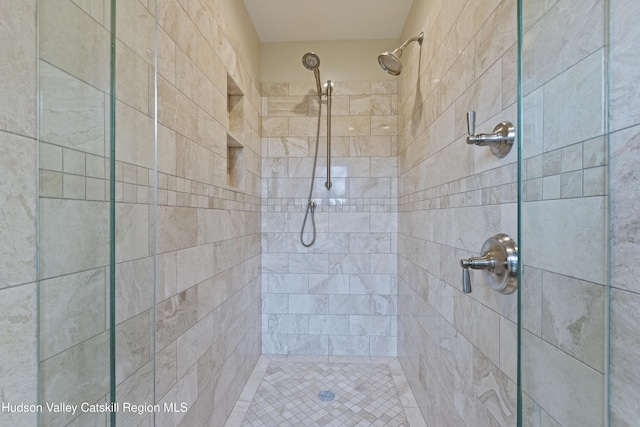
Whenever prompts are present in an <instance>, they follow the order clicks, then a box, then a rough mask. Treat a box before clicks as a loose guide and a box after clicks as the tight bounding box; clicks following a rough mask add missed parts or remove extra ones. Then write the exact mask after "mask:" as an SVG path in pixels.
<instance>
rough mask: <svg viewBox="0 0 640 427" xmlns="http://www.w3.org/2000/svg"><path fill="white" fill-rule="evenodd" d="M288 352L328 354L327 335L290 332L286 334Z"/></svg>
mask: <svg viewBox="0 0 640 427" xmlns="http://www.w3.org/2000/svg"><path fill="white" fill-rule="evenodd" d="M287 349H288V353H289V354H302V355H304V354H308V355H314V356H315V355H323V354H329V351H330V345H329V343H328V337H327V335H308V334H307V333H305V334H303V335H297V334H290V335H288V336H287Z"/></svg>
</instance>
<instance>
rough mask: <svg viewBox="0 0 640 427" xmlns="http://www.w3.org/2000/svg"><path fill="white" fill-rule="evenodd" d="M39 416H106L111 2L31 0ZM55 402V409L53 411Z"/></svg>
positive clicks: (59, 421) (94, 420) (54, 420)
mask: <svg viewBox="0 0 640 427" xmlns="http://www.w3.org/2000/svg"><path fill="white" fill-rule="evenodd" d="M38 18H39V20H38V31H39V46H38V48H39V57H38V89H39V93H38V163H39V186H38V192H39V199H38V221H37V223H38V315H39V316H38V317H39V358H40V360H39V400H40V404H42V405H43V408H44V409H43V411H42V412H41V413H40V414H39V417H40V420H39V423H40V425H46V426H49V425H67V424H68V423H70V422H72V421H73V422H75V423H77V425H99V424H100V425H105V424H106V422H107V413H105V412H102V413H95V412H83V411H81V410H79V409H78V410H76V411H75V413H74V412H73V411H71V410H67V409H65V408H64V407H59V408H55V407H49V406H47V405H48V404H49V405H51V404H60V402H64V403H65V404H69V405H78V407H77V408H79V405H81V404H83V403H84V404H88V405H94V404H106V403H107V402H109V396H110V392H111V388H110V386H111V381H110V354H111V353H110V338H111V337H110V328H109V324H110V318H109V287H110V274H109V265H110V247H111V246H110V235H111V230H110V227H111V224H112V222H111V220H110V202H109V183H110V181H109V179H110V137H111V135H110V128H111V124H110V86H111V81H110V54H111V52H110V25H111V17H110V8H109V1H108V0H99V1H92V2H85V1H72V0H40V1H39V2H38ZM56 409H60V411H56Z"/></svg>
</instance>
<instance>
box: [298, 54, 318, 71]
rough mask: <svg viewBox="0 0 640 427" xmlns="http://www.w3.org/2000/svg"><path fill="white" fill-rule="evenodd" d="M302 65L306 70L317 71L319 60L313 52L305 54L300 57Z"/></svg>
mask: <svg viewBox="0 0 640 427" xmlns="http://www.w3.org/2000/svg"><path fill="white" fill-rule="evenodd" d="M302 65H304V67H305V68H306V69H307V70H311V71H314V70H317V69H318V67H320V58H318V55H316V54H315V53H313V52H307V53H305V54H304V56H303V57H302Z"/></svg>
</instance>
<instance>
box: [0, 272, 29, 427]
mask: <svg viewBox="0 0 640 427" xmlns="http://www.w3.org/2000/svg"><path fill="white" fill-rule="evenodd" d="M36 300H37V297H36V285H35V284H27V285H23V286H15V287H11V288H8V289H2V290H0V326H1V328H0V343H1V345H0V348H1V349H2V350H0V378H1V380H0V394H2V396H3V402H9V403H11V404H15V405H17V404H19V403H25V404H32V403H36V402H37V400H38V398H37V395H38V391H37V375H36V369H35V367H36V365H37V363H38V361H37V360H36V359H37V352H36V348H37V335H36V329H37V319H36V314H37V312H36ZM36 416H37V414H36V413H30V414H25V413H12V412H6V411H5V412H3V413H2V420H3V423H9V424H12V425H33V423H35V422H36Z"/></svg>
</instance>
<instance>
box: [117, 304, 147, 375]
mask: <svg viewBox="0 0 640 427" xmlns="http://www.w3.org/2000/svg"><path fill="white" fill-rule="evenodd" d="M151 316H152V312H151V310H147V311H144V312H142V313H140V314H139V315H137V316H135V317H132V318H131V319H128V320H125V321H124V322H122V323H120V324H119V325H117V326H116V337H117V339H116V383H119V382H121V381H123V380H124V379H126V378H129V377H131V376H132V375H134V374H135V372H136V371H137V370H138V369H140V368H142V367H143V366H144V365H145V364H147V363H149V362H151V361H152V354H151V353H152V351H151V341H152V338H151V331H152V327H151Z"/></svg>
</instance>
